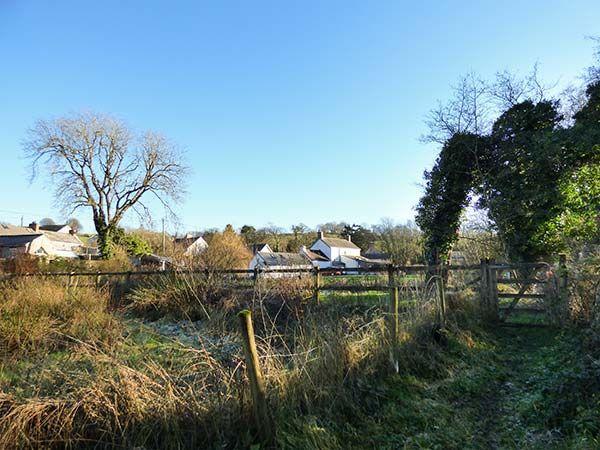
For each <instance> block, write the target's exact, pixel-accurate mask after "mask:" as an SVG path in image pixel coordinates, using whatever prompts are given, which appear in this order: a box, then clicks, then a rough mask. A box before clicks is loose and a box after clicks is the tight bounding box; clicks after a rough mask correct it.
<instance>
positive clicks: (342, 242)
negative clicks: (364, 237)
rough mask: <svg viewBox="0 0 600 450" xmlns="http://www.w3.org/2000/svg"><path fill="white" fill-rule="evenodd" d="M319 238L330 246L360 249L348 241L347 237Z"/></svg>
mask: <svg viewBox="0 0 600 450" xmlns="http://www.w3.org/2000/svg"><path fill="white" fill-rule="evenodd" d="M320 240H321V241H323V242H324V243H325V244H326V245H327V246H329V247H330V248H334V247H336V248H353V249H357V250H358V249H360V247H358V245H356V244H355V243H354V242H352V241H349V240H348V239H342V238H332V237H322V238H320Z"/></svg>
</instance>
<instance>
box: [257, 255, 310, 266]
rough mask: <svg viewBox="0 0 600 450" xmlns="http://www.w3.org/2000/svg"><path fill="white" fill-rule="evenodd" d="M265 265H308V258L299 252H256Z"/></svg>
mask: <svg viewBox="0 0 600 450" xmlns="http://www.w3.org/2000/svg"><path fill="white" fill-rule="evenodd" d="M257 255H258V256H260V258H261V259H262V260H263V261H264V262H265V265H267V266H310V261H309V260H308V258H307V257H306V256H304V255H302V254H300V253H283V252H258V253H257Z"/></svg>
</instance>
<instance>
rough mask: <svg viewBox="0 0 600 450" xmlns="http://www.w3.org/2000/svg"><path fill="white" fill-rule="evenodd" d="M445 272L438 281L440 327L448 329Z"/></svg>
mask: <svg viewBox="0 0 600 450" xmlns="http://www.w3.org/2000/svg"><path fill="white" fill-rule="evenodd" d="M443 270H444V269H442V272H440V275H439V277H438V279H437V287H438V294H439V298H440V326H441V327H442V328H445V327H446V292H445V291H446V289H445V287H444V275H443Z"/></svg>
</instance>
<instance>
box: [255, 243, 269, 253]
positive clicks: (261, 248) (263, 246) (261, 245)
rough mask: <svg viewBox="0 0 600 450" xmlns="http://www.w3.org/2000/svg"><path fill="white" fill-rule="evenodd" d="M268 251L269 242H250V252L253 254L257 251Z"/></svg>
mask: <svg viewBox="0 0 600 450" xmlns="http://www.w3.org/2000/svg"><path fill="white" fill-rule="evenodd" d="M268 251H272V250H271V247H270V246H269V244H265V243H264V242H261V243H259V244H252V253H253V254H255V255H256V254H257V253H259V252H268Z"/></svg>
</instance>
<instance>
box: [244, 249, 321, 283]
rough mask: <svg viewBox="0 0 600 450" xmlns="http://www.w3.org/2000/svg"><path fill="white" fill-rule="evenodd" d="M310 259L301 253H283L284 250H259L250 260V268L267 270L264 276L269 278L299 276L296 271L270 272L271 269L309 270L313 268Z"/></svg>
mask: <svg viewBox="0 0 600 450" xmlns="http://www.w3.org/2000/svg"><path fill="white" fill-rule="evenodd" d="M312 267H313V266H312V264H311V262H310V260H309V259H308V258H307V257H306V256H305V255H303V254H301V253H283V252H273V251H271V252H258V253H257V254H256V255H254V256H253V257H252V259H251V260H250V264H249V265H248V268H249V269H250V270H254V269H259V270H261V271H265V272H266V273H265V274H264V276H266V277H269V278H284V277H290V276H297V275H298V274H297V273H296V274H294V273H285V272H283V273H281V272H280V273H269V270H281V269H288V270H307V269H312Z"/></svg>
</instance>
